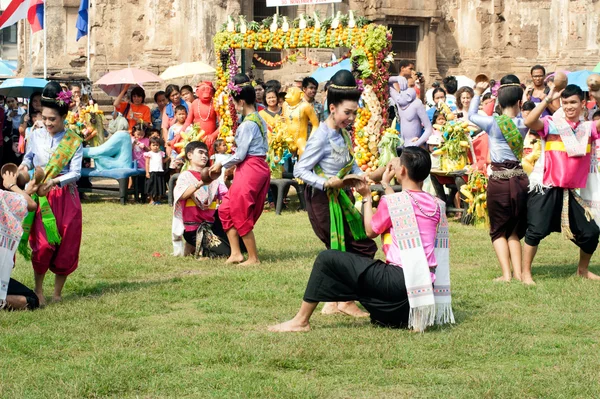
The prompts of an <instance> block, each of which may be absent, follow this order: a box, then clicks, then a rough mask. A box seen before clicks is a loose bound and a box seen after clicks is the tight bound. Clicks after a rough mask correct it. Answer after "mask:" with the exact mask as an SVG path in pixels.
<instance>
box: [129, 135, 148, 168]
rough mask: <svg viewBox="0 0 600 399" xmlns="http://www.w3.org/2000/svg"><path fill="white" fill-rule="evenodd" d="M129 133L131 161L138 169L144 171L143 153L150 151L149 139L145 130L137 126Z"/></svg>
mask: <svg viewBox="0 0 600 399" xmlns="http://www.w3.org/2000/svg"><path fill="white" fill-rule="evenodd" d="M131 133H132V137H131V147H132V152H133V154H132V155H133V160H134V161H135V162H136V163H137V167H138V168H139V169H144V168H145V167H146V160H145V159H144V153H145V152H147V151H150V139H149V138H147V137H146V129H144V128H142V127H140V126H139V125H135V126H134V127H133V129H132V131H131Z"/></svg>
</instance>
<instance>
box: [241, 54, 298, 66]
mask: <svg viewBox="0 0 600 399" xmlns="http://www.w3.org/2000/svg"><path fill="white" fill-rule="evenodd" d="M298 55H300V52H298V51H294V52H293V53H291V54H288V55H286V56H285V57H283V58H282V59H281V61H276V62H273V61H269V60H265V59H264V58H262V57H261V56H259V55H258V54H256V53H254V55H253V56H252V57H253V58H254V59H255V60H256V61H258V62H260V63H261V64H263V65H266V66H268V67H271V68H274V67H280V66H282V65H283V64H285V63H287V62H288V61H292V62H293V61H295V58H296V56H298Z"/></svg>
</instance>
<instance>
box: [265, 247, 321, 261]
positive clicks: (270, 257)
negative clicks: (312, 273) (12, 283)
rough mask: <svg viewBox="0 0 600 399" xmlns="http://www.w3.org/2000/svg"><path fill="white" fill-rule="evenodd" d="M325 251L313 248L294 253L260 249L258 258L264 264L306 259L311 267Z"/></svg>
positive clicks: (274, 249)
mask: <svg viewBox="0 0 600 399" xmlns="http://www.w3.org/2000/svg"><path fill="white" fill-rule="evenodd" d="M324 250H325V249H324V248H322V249H315V248H306V249H299V250H294V251H281V250H280V249H277V248H264V249H263V248H261V249H260V252H259V256H260V259H261V261H265V262H273V263H276V262H281V261H286V260H299V259H302V258H304V259H306V258H308V259H309V260H308V262H309V263H310V264H311V265H312V264H313V262H314V260H315V259H316V258H317V255H319V252H321V251H324Z"/></svg>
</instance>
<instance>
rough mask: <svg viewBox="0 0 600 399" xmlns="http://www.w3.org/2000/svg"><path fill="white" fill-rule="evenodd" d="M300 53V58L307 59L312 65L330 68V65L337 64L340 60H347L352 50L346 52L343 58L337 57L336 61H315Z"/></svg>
mask: <svg viewBox="0 0 600 399" xmlns="http://www.w3.org/2000/svg"><path fill="white" fill-rule="evenodd" d="M298 55H299V56H300V58H303V59H305V60H306V62H308V63H309V64H310V65H312V66H316V67H320V68H329V67H332V66H336V65H337V64H339V63H340V62H342V61H344V60H347V59H348V58H350V51H348V52H347V53H346V54H344V55H343V56H342V57H341V58H339V59H337V60H335V61H331V62H317V61H314V60H312V59H310V58H308V57H307V56H305V55H304V54H302V53H298Z"/></svg>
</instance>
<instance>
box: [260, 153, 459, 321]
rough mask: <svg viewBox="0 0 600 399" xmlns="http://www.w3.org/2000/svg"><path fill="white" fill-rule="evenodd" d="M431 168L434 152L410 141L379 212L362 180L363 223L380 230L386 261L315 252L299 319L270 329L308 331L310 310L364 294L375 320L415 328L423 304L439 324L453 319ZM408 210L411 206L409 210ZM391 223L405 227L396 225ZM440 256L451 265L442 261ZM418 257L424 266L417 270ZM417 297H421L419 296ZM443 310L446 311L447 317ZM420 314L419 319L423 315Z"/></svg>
mask: <svg viewBox="0 0 600 399" xmlns="http://www.w3.org/2000/svg"><path fill="white" fill-rule="evenodd" d="M430 169H431V158H430V156H429V154H428V153H427V151H425V150H424V149H422V148H419V147H407V148H405V149H404V151H403V154H402V156H401V157H400V158H394V159H393V160H392V161H391V162H390V165H389V166H388V168H387V169H386V171H385V172H384V176H383V179H382V185H383V186H384V188H385V189H386V196H389V198H387V199H386V197H383V199H382V201H381V202H380V205H379V208H378V210H377V213H376V214H375V215H373V208H372V206H373V205H372V199H371V191H370V189H369V187H368V186H367V185H366V184H365V183H362V184H360V185H358V186H357V187H356V189H357V191H358V192H359V193H360V194H361V195H362V196H363V200H362V202H363V208H364V211H363V216H364V225H365V231H366V233H367V235H368V236H369V237H370V238H375V237H376V236H377V235H381V236H382V240H383V250H384V253H385V256H386V262H383V261H380V260H373V259H370V258H367V257H363V256H360V255H356V254H352V253H349V252H340V251H334V250H327V251H323V252H321V253H320V254H319V256H318V257H317V259H316V260H315V263H314V266H313V270H312V273H311V275H310V278H309V280H308V284H307V287H306V291H305V293H304V300H303V301H302V306H301V307H300V310H299V311H298V313H297V314H296V316H295V317H294V318H293V319H291V320H289V321H287V322H285V323H281V324H277V325H274V326H271V327H269V331H272V332H295V331H298V332H300V331H309V330H310V325H309V320H310V317H311V315H312V313H313V312H314V310H315V308H316V307H317V305H318V303H319V302H342V301H359V302H360V303H361V304H362V305H363V306H364V307H365V308H366V309H367V311H369V313H370V317H371V322H372V323H373V324H377V325H381V326H386V327H396V328H397V327H407V326H409V327H411V328H414V327H412V326H413V324H411V318H412V319H415V316H414V315H413V311H414V314H419V312H418V311H419V310H420V309H424V312H423V313H422V314H423V315H426V314H427V312H428V311H429V312H431V313H432V316H431V320H433V319H435V322H436V323H437V324H444V323H447V322H450V323H453V322H454V317H453V316H452V309H451V307H450V280H449V270H448V258H447V252H440V254H442V255H441V257H443V258H444V260H442V261H440V262H438V260H439V259H438V257H437V256H436V254H437V253H438V252H437V250H438V248H437V247H436V245H437V244H438V243H439V242H442V241H443V242H445V247H444V248H445V250H446V251H447V249H448V245H447V244H448V237H447V220H446V217H445V207H444V204H443V203H442V202H441V201H438V200H436V199H435V198H434V197H433V196H431V195H430V194H428V193H426V192H423V191H422V186H423V180H425V178H426V177H427V176H428V175H429V171H430ZM394 175H395V177H396V179H397V180H398V181H399V182H400V183H401V184H402V188H403V190H404V191H403V192H402V193H397V194H396V193H394V191H393V190H392V189H391V188H390V187H389V182H390V180H391V178H392V177H394ZM398 200H400V203H401V204H404V205H406V206H404V208H403V209H400V212H398V210H399V209H398V207H396V206H395V204H398V203H399V202H398ZM406 210H408V212H403V211H406ZM392 226H396V227H397V229H399V230H398V231H394V228H393V227H392ZM438 231H444V232H445V235H437V232H438ZM398 233H400V234H398ZM407 238H408V239H407ZM399 239H400V241H401V244H399V242H398V241H399ZM407 244H408V245H407ZM407 247H410V248H408V252H410V251H411V250H412V251H413V252H412V253H411V254H410V255H409V256H407V253H408V252H407ZM434 248H435V250H436V253H434ZM415 252H416V253H415ZM444 254H445V255H444ZM403 259H404V262H403V261H402V260H403ZM407 260H408V261H409V262H407ZM438 263H439V264H438ZM442 263H443V264H444V265H445V269H444V268H443V267H441V264H442ZM417 264H418V266H420V267H419V270H415V269H416V267H415V265H417ZM442 269H444V273H445V274H444V276H442V273H440V274H439V275H440V277H439V278H438V280H439V281H441V280H443V284H442V283H440V285H439V286H438V285H437V283H436V286H435V288H433V285H432V283H433V281H435V280H436V274H434V272H435V273H438V271H441V270H442ZM416 280H419V282H418V283H417V284H411V281H412V282H416ZM442 287H443V288H442ZM442 291H443V293H442ZM438 293H442V295H444V296H445V298H446V299H445V303H446V307H445V308H444V309H445V312H444V311H442V312H440V311H439V309H441V307H438V298H437V296H438ZM434 294H435V296H436V298H435V305H434V304H433V301H434ZM428 295H429V296H430V297H431V301H430V302H429V305H427V304H425V305H423V304H419V303H418V302H419V301H420V300H421V299H422V298H423V297H427V296H428ZM414 297H419V298H417V299H416V300H415V299H414ZM428 306H429V307H428ZM436 311H437V313H436ZM444 316H447V317H446V318H445V319H444ZM425 318H427V316H424V317H423V319H425ZM414 321H415V322H416V323H419V322H420V321H421V320H414ZM416 323H415V324H416ZM431 324H433V321H431V322H430V324H425V323H424V324H422V326H421V327H420V328H415V329H416V330H419V331H423V330H424V328H425V327H426V326H427V325H431Z"/></svg>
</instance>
